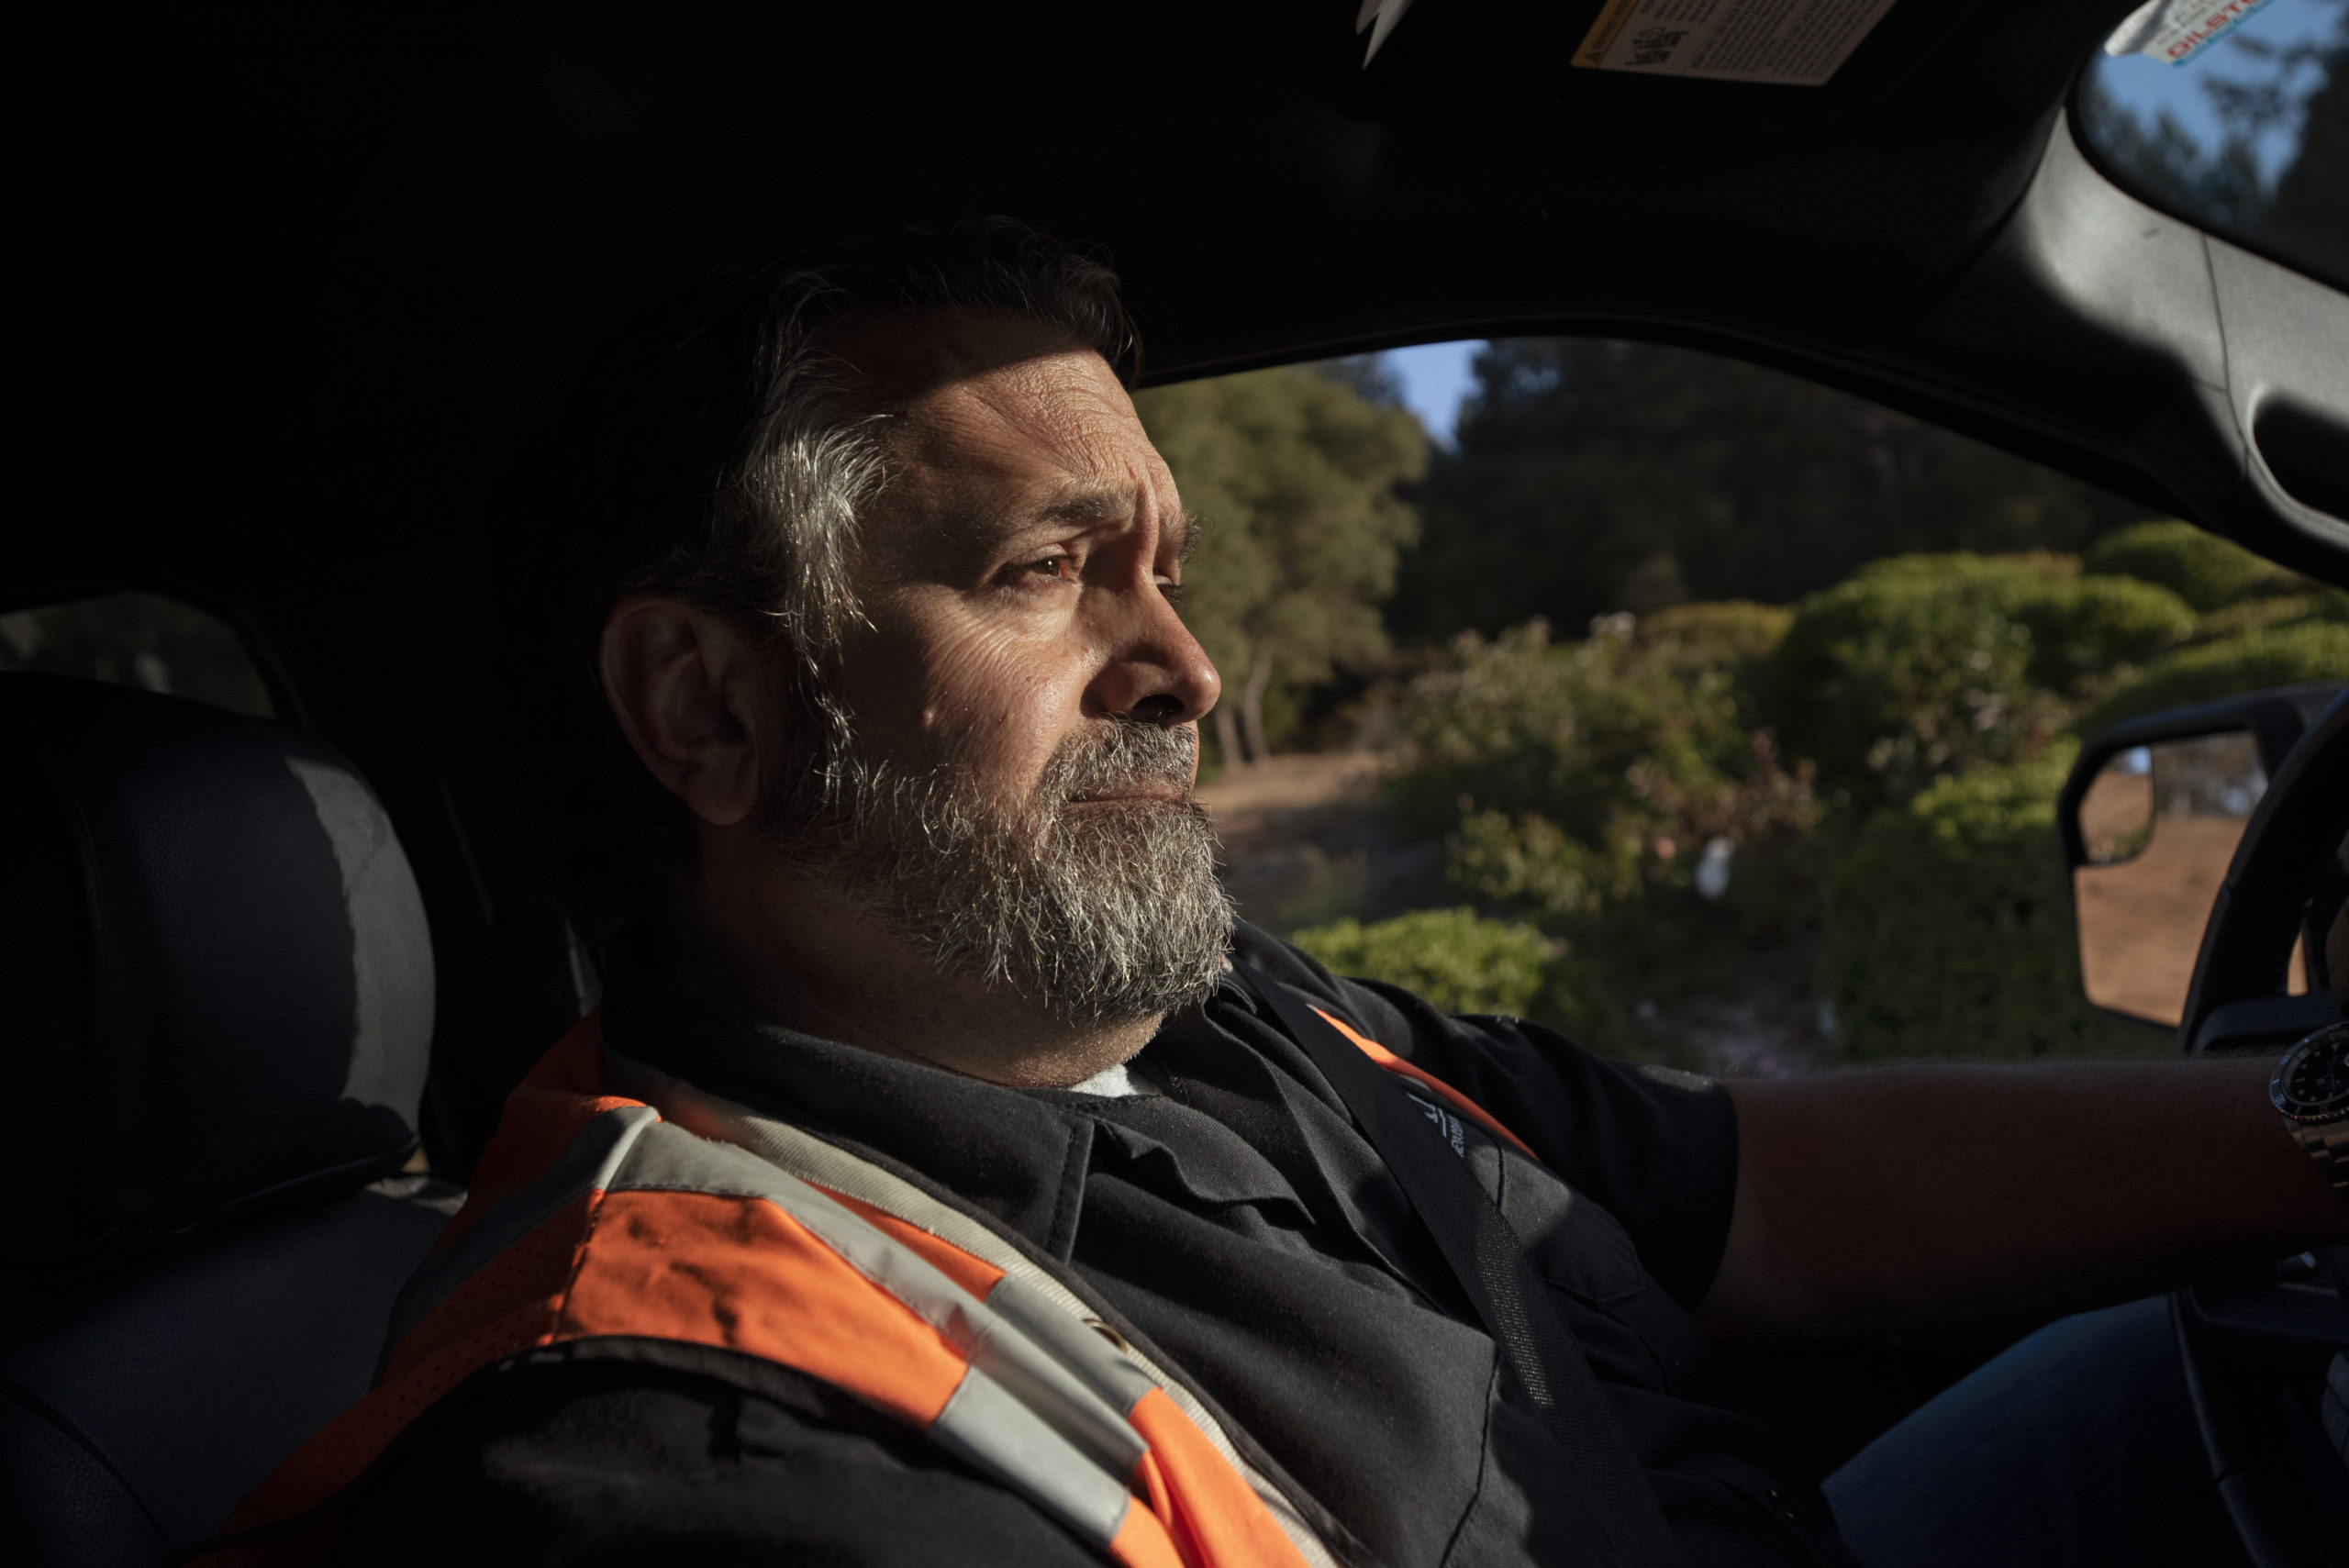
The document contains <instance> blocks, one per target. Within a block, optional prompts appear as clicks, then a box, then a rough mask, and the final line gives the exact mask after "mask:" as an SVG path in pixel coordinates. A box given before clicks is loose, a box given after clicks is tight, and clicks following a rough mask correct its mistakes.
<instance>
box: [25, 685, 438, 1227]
mask: <svg viewBox="0 0 2349 1568" xmlns="http://www.w3.org/2000/svg"><path fill="white" fill-rule="evenodd" d="M0 759H5V760H0V1073H5V1080H0V1081H5V1083H6V1085H7V1089H8V1093H9V1095H10V1099H11V1109H12V1111H13V1112H14V1114H13V1115H12V1116H11V1117H10V1118H9V1120H10V1142H11V1145H12V1151H11V1152H12V1155H13V1158H12V1159H11V1160H10V1162H9V1163H10V1168H11V1174H12V1181H11V1184H10V1186H11V1191H10V1193H9V1195H8V1201H7V1202H6V1203H5V1204H0V1263H5V1264H6V1265H9V1266H24V1265H28V1264H37V1263H41V1262H50V1261H56V1260H62V1259H72V1258H92V1257H106V1256H112V1255H115V1254H117V1253H118V1252H119V1251H124V1250H126V1249H134V1248H135V1245H136V1244H137V1243H138V1242H139V1241H140V1240H142V1239H150V1238H156V1237H161V1236H165V1235H170V1234H174V1233H177V1232H181V1231H185V1230H188V1229H192V1228H194V1227H197V1226H201V1225H204V1224H206V1223H207V1222H209V1221H212V1220H215V1219H217V1218H223V1217H225V1216H228V1215H230V1214H233V1213H236V1212H239V1211H242V1210H246V1209H250V1208H254V1207H270V1206H276V1205H284V1204H299V1203H301V1202H303V1201H306V1200H318V1201H323V1200H324V1199H326V1198H328V1197H331V1196H335V1195H340V1194H341V1193H343V1192H346V1191H349V1190H351V1189H352V1188H355V1187H357V1186H360V1185H362V1184H365V1183H367V1182H370V1181H373V1180H374V1179H376V1178H377V1177H379V1176H382V1175H384V1174H385V1173H388V1172H390V1171H393V1170H395V1169H397V1168H398V1166H399V1165H400V1164H401V1163H402V1162H404V1161H405V1160H406V1158H407V1157H408V1155H409V1154H410V1153H412V1152H413V1151H414V1150H415V1148H416V1146H417V1138H416V1127H417V1100H418V1097H419V1096H420V1095H421V1094H422V1092H423V1086H424V1072H425V1065H426V1059H427V1056H428V1053H429V1049H430V1046H431V1040H432V945H431V936H430V932H429V929H428V928H427V926H426V924H425V918H424V904H423V900H422V898H421V897H420V896H419V895H418V894H417V885H416V878H415V876H414V875H413V874H412V873H410V871H409V870H408V864H407V859H406V856H405V855H403V854H402V853H401V852H400V846H399V840H398V839H397V838H395V836H394V834H393V832H392V825H391V821H390V819H389V818H388V817H385V816H384V808H383V806H381V805H380V804H378V802H377V801H376V799H375V796H374V795H373V792H372V791H371V790H370V789H369V788H368V786H367V784H366V782H365V781H364V780H362V778H361V777H360V776H359V773H358V772H357V770H356V769H354V768H353V767H352V766H351V764H350V763H349V762H346V761H344V760H343V759H342V758H341V757H340V756H337V755H336V754H335V753H334V752H333V751H330V750H328V748H326V747H324V746H321V745H319V744H318V743H317V742H315V741H312V740H304V739H302V738H301V737H299V736H296V735H294V734H291V733H289V732H288V731H286V730H284V729H283V728H279V727H278V726H276V725H274V724H270V723H266V722H264V721H262V720H261V719H255V718H246V717H240V716H239V715H236V714H230V713H224V712H221V711H219V710H217V709H215V708H211V707H207V706H203V705H201V704H197V703H193V702H187V701H184V700H181V699H179V698H176V697H168V696H159V695H154V694H151V693H148V692H142V691H135V690H131V689H129V688H127V687H120V686H110V685H104V684H99V683H97V682H95V681H87V680H79V679H75V678H72V677H67V676H51V675H39V674H28V673H0Z"/></svg>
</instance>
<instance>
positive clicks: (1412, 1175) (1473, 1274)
mask: <svg viewBox="0 0 2349 1568" xmlns="http://www.w3.org/2000/svg"><path fill="white" fill-rule="evenodd" d="M1232 967H1233V970H1234V971H1235V972H1236V973H1238V974H1239V975H1240V977H1241V979H1243V980H1245V981H1246V982H1247V983H1248V984H1249V986H1250V988H1251V989H1252V990H1253V991H1254V992H1255V993H1256V995H1258V996H1259V997H1261V998H1263V1000H1264V1003H1265V1004H1266V1005H1267V1006H1270V1007H1271V1008H1272V1009H1273V1012H1274V1013H1275V1016H1277V1017H1278V1018H1279V1019H1280V1021H1281V1023H1282V1025H1283V1026H1284V1027H1285V1028H1286V1030H1287V1032H1288V1034H1289V1036H1290V1037H1291V1038H1292V1039H1294V1040H1296V1041H1297V1044H1298V1046H1300V1047H1301V1048H1302V1049H1303V1050H1304V1051H1305V1053H1306V1055H1307V1056H1308V1057H1309V1058H1311V1059H1312V1062H1313V1064H1314V1066H1316V1067H1318V1068H1319V1069H1320V1070H1321V1075H1322V1076H1323V1077H1324V1078H1327V1079H1328V1080H1329V1081H1330V1087H1331V1088H1332V1089H1335V1090H1336V1091H1337V1093H1338V1097H1339V1098H1340V1099H1341V1100H1343V1101H1344V1102H1345V1105H1346V1108H1347V1109H1348V1110H1349V1111H1352V1112H1353V1117H1354V1119H1355V1120H1356V1121H1358V1122H1360V1123H1361V1124H1362V1126H1363V1129H1364V1131H1365V1132H1367V1133H1368V1134H1369V1135H1370V1141H1371V1146H1372V1147H1373V1148H1375V1149H1376V1150H1377V1151H1378V1157H1379V1158H1380V1159H1381V1160H1383V1161H1385V1162H1386V1168H1387V1170H1388V1171H1390V1172H1392V1173H1394V1176H1395V1180H1396V1182H1397V1184H1399V1185H1400V1186H1401V1187H1402V1189H1403V1193H1404V1195H1405V1196H1406V1197H1408V1198H1409V1199H1410V1201H1411V1207H1413V1208H1414V1209H1416V1210H1418V1211H1419V1218H1420V1219H1422V1220H1423V1221H1425V1222H1426V1224H1427V1228H1428V1229H1429V1230H1430V1231H1431V1232H1433V1233H1434V1236H1435V1240H1436V1245H1437V1246H1438V1247H1439V1248H1441V1249H1442V1251H1443V1257H1444V1261H1445V1262H1448V1263H1450V1264H1451V1265H1452V1272H1453V1274H1454V1275H1455V1276H1457V1278H1458V1279H1459V1281H1460V1287H1461V1289H1462V1290H1464V1291H1465V1292H1466V1293H1467V1296H1468V1300H1469V1302H1470V1304H1471V1305H1473V1306H1474V1307H1475V1309H1476V1316H1477V1317H1478V1318H1482V1319H1483V1320H1484V1325H1485V1331H1486V1333H1488V1334H1490V1335H1491V1336H1492V1338H1493V1343H1494V1344H1495V1346H1496V1347H1497V1348H1498V1350H1499V1351H1500V1359H1501V1365H1502V1366H1503V1367H1504V1368H1506V1369H1507V1371H1508V1375H1509V1376H1510V1377H1511V1378H1512V1379H1513V1380H1514V1381H1515V1383H1516V1385H1517V1386H1518V1388H1519V1389H1520V1391H1521V1392H1522V1394H1523V1395H1524V1396H1525V1398H1526V1402H1527V1403H1528V1404H1530V1405H1531V1406H1532V1407H1533V1409H1534V1410H1535V1411H1536V1412H1537V1413H1538V1414H1539V1415H1540V1417H1541V1418H1542V1425H1543V1426H1544V1427H1546V1428H1547V1429H1548V1430H1549V1432H1550V1435H1551V1436H1552V1437H1553V1438H1554V1439H1556V1440H1557V1442H1558V1446H1559V1447H1561V1448H1563V1449H1564V1450H1565V1451H1566V1456H1567V1458H1568V1459H1569V1460H1571V1461H1572V1462H1573V1464H1574V1468H1575V1473H1577V1474H1578V1475H1580V1476H1581V1478H1582V1481H1583V1484H1584V1485H1586V1486H1587V1487H1588V1488H1589V1490H1590V1496H1591V1501H1592V1504H1593V1506H1594V1507H1595V1508H1596V1510H1597V1512H1598V1518H1599V1521H1600V1523H1601V1524H1602V1525H1603V1526H1604V1527H1605V1529H1606V1531H1607V1535H1608V1540H1609V1543H1610V1544H1611V1545H1612V1546H1613V1547H1614V1549H1615V1558H1616V1561H1617V1562H1620V1563H1622V1564H1623V1565H1624V1568H1674V1565H1676V1564H1677V1563H1679V1562H1680V1550H1679V1547H1678V1546H1677V1544H1676V1543H1675V1541H1674V1540H1673V1538H1672V1533H1671V1530H1670V1529H1669V1528H1668V1527H1667V1526H1666V1525H1665V1524H1664V1512H1663V1510H1662V1509H1661V1508H1659V1507H1656V1501H1655V1494H1654V1493H1653V1492H1652V1491H1651V1490H1650V1489H1649V1487H1648V1483H1647V1477H1646V1476H1645V1475H1644V1474H1642V1473H1641V1471H1640V1467H1639V1465H1638V1464H1637V1462H1634V1461H1633V1459H1632V1458H1631V1445H1630V1444H1629V1443H1628V1442H1626V1441H1624V1440H1623V1434H1622V1432H1621V1430H1620V1429H1619V1428H1617V1426H1616V1425H1615V1418H1614V1414H1613V1413H1612V1412H1611V1411H1610V1410H1609V1409H1608V1407H1607V1404H1606V1399H1605V1396H1603V1395H1602V1394H1600V1393H1599V1390H1598V1379H1597V1378H1595V1377H1593V1376H1592V1375H1591V1371H1590V1362H1589V1361H1588V1360H1587V1359H1586V1357H1585V1356H1584V1355H1583V1353H1582V1346H1581V1345H1580V1344H1578V1343H1576V1342H1575V1337H1574V1332H1573V1330H1571V1329H1568V1328H1567V1327H1566V1324H1565V1320H1564V1318H1561V1317H1560V1316H1559V1314H1558V1308H1557V1306H1556V1304H1555V1303H1554V1302H1553V1301H1552V1300H1551V1298H1550V1291H1549V1287H1548V1286H1547V1285H1546V1284H1543V1283H1542V1278H1541V1276H1540V1275H1539V1274H1537V1273H1535V1272H1534V1269H1533V1263H1532V1261H1531V1259H1529V1258H1527V1257H1526V1255H1525V1247H1524V1244H1523V1243H1522V1242H1521V1241H1520V1240H1519V1239H1518V1236H1517V1232H1515V1231H1514V1230H1512V1229H1509V1226H1508V1220H1506V1219H1504V1218H1502V1217H1501V1211H1500V1208H1499V1207H1498V1206H1497V1205H1496V1204H1495V1203H1494V1202H1493V1200H1492V1199H1491V1198H1490V1197H1488V1196H1486V1193H1485V1190H1484V1188H1483V1187H1482V1186H1481V1185H1480V1184H1478V1183H1477V1181H1476V1178H1475V1175H1474V1174H1472V1173H1470V1171H1469V1169H1468V1165H1467V1162H1466V1160H1465V1158H1464V1156H1462V1155H1461V1154H1459V1153H1456V1152H1455V1151H1453V1146H1452V1144H1451V1142H1450V1141H1449V1140H1446V1139H1445V1138H1443V1137H1442V1136H1441V1134H1440V1133H1439V1132H1438V1130H1437V1129H1435V1128H1434V1127H1433V1126H1432V1125H1431V1123H1430V1121H1429V1120H1428V1118H1427V1117H1426V1116H1425V1115H1424V1114H1423V1113H1422V1112H1421V1111H1420V1110H1419V1106H1418V1105H1417V1104H1415V1103H1414V1101H1413V1099H1412V1097H1411V1096H1410V1095H1409V1094H1408V1092H1407V1091H1406V1089H1405V1087H1404V1085H1403V1084H1402V1083H1401V1082H1400V1081H1399V1080H1398V1079H1397V1077H1396V1076H1395V1075H1394V1074H1393V1073H1389V1072H1387V1071H1386V1069H1385V1068H1383V1067H1381V1066H1379V1065H1378V1064H1377V1063H1376V1062H1373V1061H1372V1060H1371V1059H1370V1058H1369V1057H1368V1056H1366V1055H1364V1053H1363V1051H1361V1050H1360V1049H1359V1048H1357V1047H1356V1046H1355V1045H1354V1043H1353V1041H1352V1040H1348V1039H1346V1037H1345V1036H1344V1035H1342V1034H1341V1033H1339V1032H1338V1029H1337V1027H1336V1026H1335V1025H1333V1024H1331V1023H1330V1020H1329V1019H1327V1018H1323V1017H1322V1016H1321V1015H1320V1014H1319V1013H1318V1012H1316V1011H1315V1010H1314V1009H1313V1007H1312V1006H1311V1005H1310V1004H1308V1002H1306V1001H1305V999H1304V998H1303V997H1302V996H1301V995H1299V994H1298V993H1297V992H1296V991H1294V990H1292V989H1290V988H1289V987H1288V986H1286V985H1284V984H1281V983H1280V982H1278V981H1276V980H1275V979H1273V978H1272V977H1271V976H1269V975H1267V974H1264V973H1261V972H1260V971H1258V970H1255V969H1253V968H1251V967H1250V966H1248V965H1246V964H1241V963H1239V962H1234V963H1233V965H1232Z"/></svg>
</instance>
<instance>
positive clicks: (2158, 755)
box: [2056, 686, 2335, 1029]
mask: <svg viewBox="0 0 2349 1568" xmlns="http://www.w3.org/2000/svg"><path fill="white" fill-rule="evenodd" d="M2334 690H2335V688H2334V687H2332V686H2295V687H2287V688H2284V689H2282V690H2279V691H2272V692H2254V693H2251V694H2248V695H2243V696H2241V697H2232V698H2229V699H2227V700H2225V701H2223V702H2215V703H2206V704H2203V705H2201V706H2195V707H2188V708H2177V709H2174V710H2172V711H2170V712H2168V713H2157V714H2152V715H2149V716H2147V717H2143V718H2134V719H2130V720H2128V721H2126V722H2125V723H2121V724H2117V725H2114V726H2113V727H2112V728H2110V729H2107V730H2105V731H2104V732H2103V733H2101V734H2099V735H2098V736H2096V737H2095V738H2094V739H2092V740H2089V741H2088V742H2087V745H2085V746H2084V747H2082V748H2081V751H2080V756H2079V761H2078V762H2076V763H2074V764H2073V767H2072V773H2071V776H2070V777H2069V778H2068V779H2066V780H2065V784H2064V793H2063V794H2062V795H2061V796H2059V797H2058V799H2057V802H2056V824H2057V828H2058V829H2059V831H2060V832H2061V833H2062V835H2063V840H2064V863H2065V870H2066V871H2067V872H2069V873H2070V879H2071V886H2072V908H2073V914H2074V917H2075V923H2076V927H2077V929H2078V931H2079V943H2080V979H2081V983H2082V985H2083V986H2084V988H2085V989H2086V990H2087V998H2088V1000H2089V1001H2090V1002H2091V1003H2093V1004H2094V1005H2095V1006H2098V1007H2100V1008H2102V1009H2104V1010H2106V1011H2108V1012H2110V1013H2115V1014H2118V1015H2119V1016H2121V1017H2122V1018H2131V1019H2134V1020H2136V1021H2138V1022H2142V1023H2146V1024H2152V1025H2156V1026H2159V1027H2163V1028H2168V1029H2176V1027H2178V1025H2179V1024H2180V1023H2181V1021H2182V1020H2183V1019H2184V1018H2185V1015H2186V1003H2187V990H2188V985H2189V984H2191V983H2192V980H2193V976H2194V965H2195V960H2196V958H2197V956H2198V955H2199V952H2200V951H2201V947H2202V936H2203V929H2204V928H2205V927H2206V926H2207V925H2208V924H2209V922H2210V910H2211V906H2212V905H2213V904H2214V903H2215V902H2216V900H2217V897H2218V893H2219V888H2220V884H2221V883H2223V882H2224V881H2225V880H2226V875H2227V868H2228V867H2229V866H2230V865H2231V864H2232V862H2233V860H2234V855H2235V848H2236V846H2237V845H2238V844H2239V843H2241V842H2242V840H2243V828H2244V825H2245V824H2246V823H2247V822H2248V821H2249V820H2250V818H2251V813H2252V808H2253V807H2254V806H2257V805H2258V804H2259V801H2260V797H2261V796H2262V795H2266V793H2267V781H2268V780H2269V779H2270V778H2272V777H2273V776H2274V775H2275V772H2276V770H2277V767H2278V766H2279V765H2280V764H2281V763H2282V762H2283V761H2284V758H2285V756H2286V754H2287V753H2288V752H2289V751H2291V749H2292V745H2293V742H2295V741H2297V740H2299V738H2300V736H2301V735H2302V734H2303V733H2304V732H2305V731H2306V730H2307V728H2308V727H2309V725H2310V723H2311V722H2313V721H2314V719H2315V717H2316V716H2317V714H2319V713H2320V712H2321V711H2322V709H2323V706H2324V704H2325V703H2326V702H2327V701H2329V700H2330V699H2331V698H2332V695H2333V693H2334ZM2290 984H2291V989H2292V991H2293V992H2295V993H2301V992H2305V991H2306V990H2307V989H2308V968H2307V963H2306V959H2305V954H2304V953H2303V952H2302V951H2299V950H2295V951H2294V954H2293V959H2292V973H2291V983H2290Z"/></svg>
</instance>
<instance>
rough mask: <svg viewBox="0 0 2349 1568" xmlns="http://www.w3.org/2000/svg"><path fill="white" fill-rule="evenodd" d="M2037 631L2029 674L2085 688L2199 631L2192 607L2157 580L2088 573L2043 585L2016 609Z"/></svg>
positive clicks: (2041, 681)
mask: <svg viewBox="0 0 2349 1568" xmlns="http://www.w3.org/2000/svg"><path fill="white" fill-rule="evenodd" d="M2012 614H2013V616H2014V618H2015V619H2016V620H2018V621H2020V622H2021V623H2022V625H2023V626H2024V627H2025V628H2028V629H2029V630H2030V632H2031V664H2030V667H2029V669H2028V671H2027V672H2026V673H2027V677H2028V678H2029V680H2030V681H2031V682H2032V684H2034V685H2039V686H2045V687H2048V688H2050V689H2052V690H2054V691H2058V692H2062V693H2064V694H2065V695H2083V694H2084V693H2086V692H2087V690H2089V689H2090V687H2091V684H2092V683H2094V682H2095V681H2096V679H2097V678H2098V677H2099V676H2101V675H2105V674H2107V673H2110V672H2111V671H2112V670H2114V669H2115V668H2116V667H2117V666H2121V665H2128V664H2141V663H2143V662H2145V661H2146V660H2148V659H2152V658H2156V657H2158V656H2159V655H2161V654H2163V653H2165V652H2167V651H2170V650H2171V649H2173V648H2176V647H2177V646H2178V645H2179V644H2181V643H2183V642H2185V641H2186V640H2187V639H2188V638H2190V637H2192V636H2193V635H2194V632H2195V629H2196V628H2195V618H2194V610H2193V607H2192V606H2189V605H2188V604H2187V602H2186V601H2185V600H2184V599H2182V598H2180V597H2178V596H2177V595H2176V594H2174V593H2172V592H2171V591H2170V590H2169V589H2167V588H2165V587H2163V586H2161V585H2160V584H2154V583H2141V582H2139V581H2138V580H2136V579H2135V578H2133V577H2108V576H2088V577H2076V578H2071V579H2069V580H2065V581H2058V582H2052V583H2048V584H2044V585H2043V587H2041V588H2040V589H2039V591H2037V592H2035V593H2033V594H2031V595H2026V596H2025V597H2023V598H2022V599H2021V602H2019V603H2018V604H2017V605H2016V606H2015V607H2014V610H2013V611H2012Z"/></svg>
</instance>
